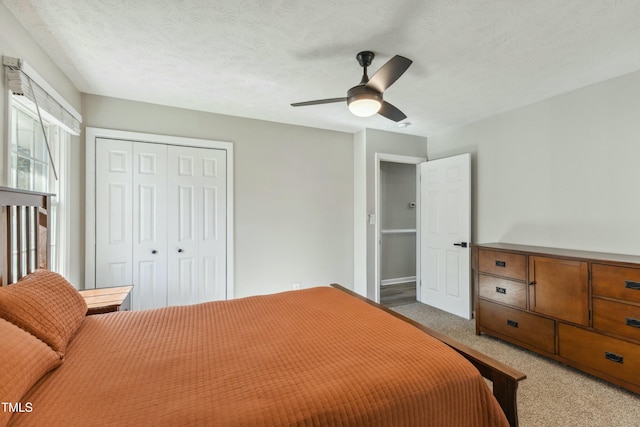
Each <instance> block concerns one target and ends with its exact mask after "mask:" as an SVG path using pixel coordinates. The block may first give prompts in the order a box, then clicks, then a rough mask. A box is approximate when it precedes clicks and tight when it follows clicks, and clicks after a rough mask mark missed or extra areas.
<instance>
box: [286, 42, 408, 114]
mask: <svg viewBox="0 0 640 427" xmlns="http://www.w3.org/2000/svg"><path fill="white" fill-rule="evenodd" d="M374 57H375V54H374V53H373V52H370V51H368V50H366V51H363V52H360V53H358V54H357V55H356V59H357V60H358V63H359V64H360V66H361V67H362V68H364V73H363V75H362V80H361V81H360V83H359V84H358V85H357V86H354V87H352V88H351V89H349V90H348V91H347V96H346V97H344V98H328V99H318V100H316V101H306V102H296V103H293V104H291V106H292V107H303V106H306V105H318V104H330V103H333V102H344V101H347V105H348V106H349V110H351V112H352V113H353V114H355V115H356V116H360V117H369V116H373V115H374V114H376V113H378V114H380V115H381V116H384V117H386V118H388V119H390V120H393V121H395V122H399V121H402V120H404V119H406V118H407V116H406V115H405V114H404V113H403V112H402V111H400V110H399V109H397V108H396V107H394V106H393V105H391V104H389V103H388V102H387V101H384V100H383V99H382V94H383V92H384V91H385V90H386V89H387V88H388V87H389V86H391V85H392V84H393V83H395V81H396V80H398V79H399V78H400V76H402V75H403V74H404V72H405V71H407V68H409V66H410V65H411V64H412V63H413V61H412V60H410V59H407V58H405V57H404V56H400V55H396V56H394V57H393V58H391V59H390V60H389V61H387V63H386V64H384V65H383V66H382V67H380V69H379V70H378V71H376V73H375V74H374V75H373V76H372V77H371V78H369V76H368V75H367V67H369V65H371V62H372V61H373V58H374Z"/></svg>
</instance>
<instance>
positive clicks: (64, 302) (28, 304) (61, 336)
mask: <svg viewBox="0 0 640 427" xmlns="http://www.w3.org/2000/svg"><path fill="white" fill-rule="evenodd" d="M86 314H87V303H86V302H85V301H84V298H82V295H80V293H79V292H78V291H77V290H76V289H75V288H74V287H73V286H71V284H70V283H69V282H67V280H66V279H65V278H64V277H62V276H61V275H59V274H58V273H54V272H53V271H49V270H36V271H34V272H32V273H29V274H27V275H26V276H25V277H23V278H22V279H20V281H18V283H16V284H13V285H8V286H2V287H0V317H2V318H3V319H5V320H7V321H9V322H11V323H13V324H14V325H16V326H19V327H21V328H22V329H24V330H25V331H27V332H29V333H30V334H32V335H35V336H36V337H37V338H39V339H40V340H42V341H44V342H45V343H47V344H49V346H50V347H51V348H52V349H54V350H55V351H56V352H58V354H59V355H60V356H64V352H65V350H66V348H67V344H68V343H69V340H70V339H71V338H72V337H73V335H74V334H75V333H76V331H77V330H78V328H79V327H80V324H81V323H82V321H83V320H84V318H85V315H86Z"/></svg>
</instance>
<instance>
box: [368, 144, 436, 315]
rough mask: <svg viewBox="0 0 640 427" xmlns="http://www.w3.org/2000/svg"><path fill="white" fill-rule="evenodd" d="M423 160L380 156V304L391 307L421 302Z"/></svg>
mask: <svg viewBox="0 0 640 427" xmlns="http://www.w3.org/2000/svg"><path fill="white" fill-rule="evenodd" d="M424 161H426V159H425V158H422V157H409V156H398V155H391V154H382V153H378V154H376V216H377V220H376V221H375V223H376V236H377V240H378V241H377V245H376V257H375V259H376V266H375V282H376V287H375V290H376V295H375V298H376V301H378V302H380V303H382V304H383V305H387V306H389V307H392V306H398V305H404V304H410V303H413V302H416V301H417V300H419V298H420V289H418V286H419V285H418V282H417V279H416V278H417V277H418V268H419V267H418V266H417V265H416V260H417V259H419V257H418V255H419V250H420V249H419V240H418V239H417V230H418V221H419V218H420V215H419V204H418V200H417V199H418V195H419V193H418V188H419V181H418V180H419V176H420V174H419V172H418V166H419V164H420V163H422V162H424Z"/></svg>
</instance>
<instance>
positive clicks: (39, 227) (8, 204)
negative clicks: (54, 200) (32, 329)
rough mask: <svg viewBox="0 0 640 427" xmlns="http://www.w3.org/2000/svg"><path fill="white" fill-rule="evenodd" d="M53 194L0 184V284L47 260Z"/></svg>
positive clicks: (46, 264)
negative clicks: (48, 212) (1, 185)
mask: <svg viewBox="0 0 640 427" xmlns="http://www.w3.org/2000/svg"><path fill="white" fill-rule="evenodd" d="M51 197H53V194H48V193H37V192H34V191H26V190H18V189H15V188H7V187H0V208H1V209H2V220H1V221H0V245H1V246H0V248H1V249H0V254H1V256H0V258H1V260H0V268H1V269H2V270H1V272H0V285H2V286H4V285H8V284H11V283H15V282H17V281H18V280H19V279H20V278H21V277H22V276H24V275H26V274H27V273H30V272H32V271H33V270H35V269H37V268H47V267H48V266H49V264H50V258H51V253H50V246H49V244H48V242H50V241H51V227H50V218H49V215H47V210H48V209H49V207H50V205H51Z"/></svg>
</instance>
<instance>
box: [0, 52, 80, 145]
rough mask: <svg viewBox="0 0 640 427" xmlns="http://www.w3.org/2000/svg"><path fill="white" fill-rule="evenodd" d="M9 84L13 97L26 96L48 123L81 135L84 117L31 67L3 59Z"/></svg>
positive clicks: (17, 60) (9, 59) (15, 59)
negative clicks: (51, 122)
mask: <svg viewBox="0 0 640 427" xmlns="http://www.w3.org/2000/svg"><path fill="white" fill-rule="evenodd" d="M2 62H3V64H4V65H5V76H6V79H7V84H8V87H9V89H10V90H11V92H12V93H13V95H15V96H24V97H25V98H27V99H28V100H29V101H31V102H32V103H34V104H37V106H38V107H39V108H40V110H41V112H42V113H43V115H44V116H45V118H46V120H47V121H54V122H56V124H57V125H58V126H60V127H62V128H63V129H65V130H66V131H67V132H69V133H71V134H73V135H80V124H81V123H82V116H81V115H80V114H79V113H78V112H77V111H76V110H75V109H74V108H73V107H71V105H69V103H68V102H67V101H66V100H65V99H64V98H63V97H62V96H61V95H60V94H58V93H57V92H56V91H55V90H54V89H53V88H51V87H50V86H49V85H48V84H47V83H46V81H44V79H42V78H41V77H40V76H39V75H38V74H37V73H36V72H35V71H34V70H33V69H32V68H31V67H29V66H28V65H27V64H26V63H25V62H24V61H22V60H20V59H17V58H10V57H6V56H5V57H3V61H2Z"/></svg>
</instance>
